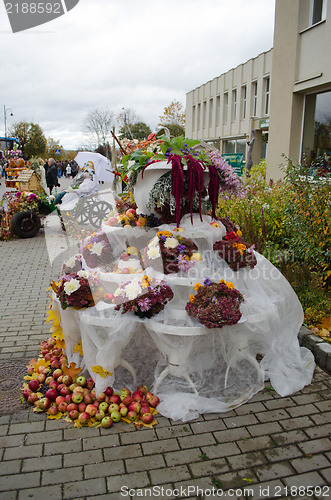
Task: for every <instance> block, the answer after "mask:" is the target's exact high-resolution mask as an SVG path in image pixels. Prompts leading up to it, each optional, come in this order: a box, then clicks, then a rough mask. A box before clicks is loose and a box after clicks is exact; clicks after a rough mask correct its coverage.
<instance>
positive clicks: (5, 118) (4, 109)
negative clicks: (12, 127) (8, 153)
mask: <svg viewBox="0 0 331 500" xmlns="http://www.w3.org/2000/svg"><path fill="white" fill-rule="evenodd" d="M7 111H10V116H14V115H13V111H12V110H11V109H10V108H6V106H5V105H4V106H3V117H4V121H5V144H6V149H7Z"/></svg>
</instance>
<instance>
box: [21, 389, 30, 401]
mask: <svg viewBox="0 0 331 500" xmlns="http://www.w3.org/2000/svg"><path fill="white" fill-rule="evenodd" d="M30 394H32V391H31V389H24V391H23V397H24V398H25V399H28V397H29V395H30Z"/></svg>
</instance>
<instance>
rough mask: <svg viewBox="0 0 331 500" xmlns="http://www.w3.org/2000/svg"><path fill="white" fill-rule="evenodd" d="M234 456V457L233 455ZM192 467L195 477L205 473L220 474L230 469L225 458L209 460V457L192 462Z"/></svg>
mask: <svg viewBox="0 0 331 500" xmlns="http://www.w3.org/2000/svg"><path fill="white" fill-rule="evenodd" d="M231 458H233V457H231ZM190 469H191V472H192V474H193V477H201V476H204V475H207V476H208V475H211V474H219V473H221V472H227V471H229V470H230V468H229V465H228V463H227V461H226V460H225V458H219V459H214V460H209V459H208V457H207V458H206V459H205V460H201V461H200V462H194V463H192V464H190Z"/></svg>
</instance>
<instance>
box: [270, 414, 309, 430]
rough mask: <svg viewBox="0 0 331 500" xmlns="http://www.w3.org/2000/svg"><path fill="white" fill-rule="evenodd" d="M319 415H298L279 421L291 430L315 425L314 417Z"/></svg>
mask: <svg viewBox="0 0 331 500" xmlns="http://www.w3.org/2000/svg"><path fill="white" fill-rule="evenodd" d="M316 416H318V414H317V415H312V417H311V418H310V417H297V418H289V419H288V420H281V421H280V422H279V423H280V425H281V426H282V427H283V429H284V430H286V431H291V430H294V429H302V428H304V427H309V426H311V425H313V418H314V417H316Z"/></svg>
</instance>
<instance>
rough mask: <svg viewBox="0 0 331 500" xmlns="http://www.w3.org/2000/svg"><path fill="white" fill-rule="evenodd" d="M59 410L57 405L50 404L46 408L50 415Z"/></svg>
mask: <svg viewBox="0 0 331 500" xmlns="http://www.w3.org/2000/svg"><path fill="white" fill-rule="evenodd" d="M58 412H59V409H58V407H57V405H52V406H50V407H49V408H48V413H49V414H50V415H56V414H57V413H58Z"/></svg>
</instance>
